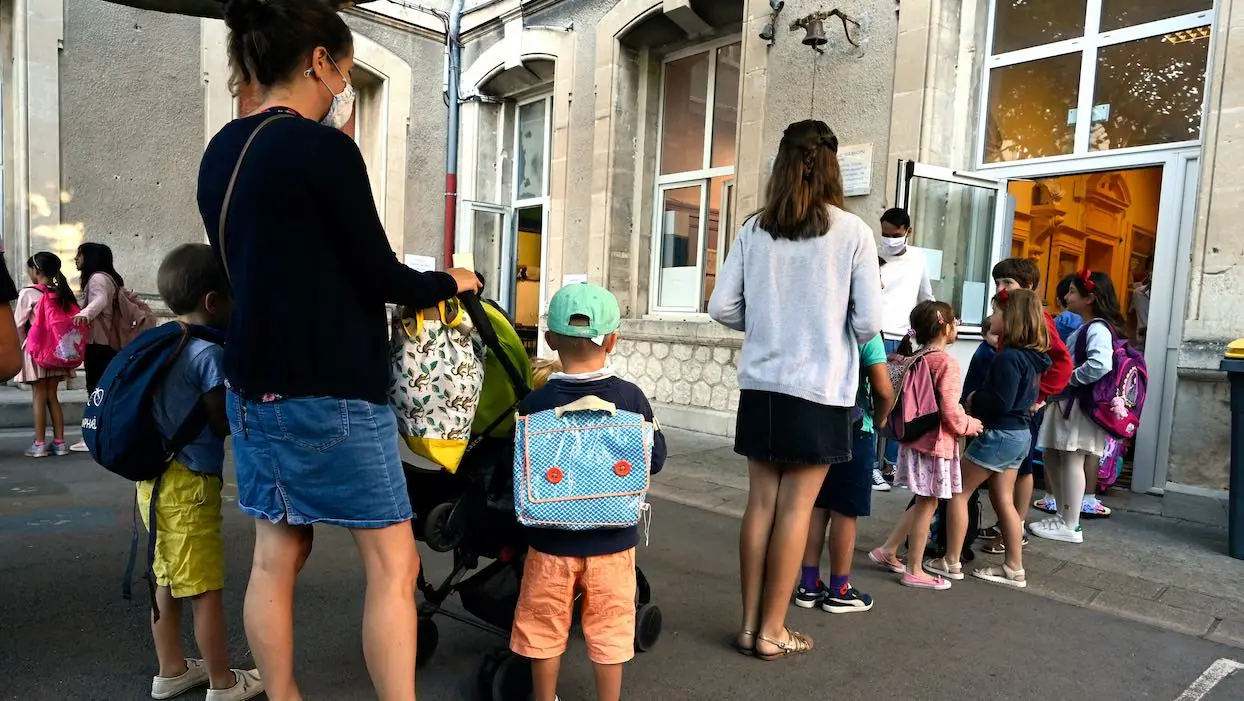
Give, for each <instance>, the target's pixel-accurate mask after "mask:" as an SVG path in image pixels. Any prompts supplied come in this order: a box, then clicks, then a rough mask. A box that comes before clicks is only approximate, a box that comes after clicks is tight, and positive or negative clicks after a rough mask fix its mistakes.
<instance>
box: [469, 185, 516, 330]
mask: <svg viewBox="0 0 1244 701" xmlns="http://www.w3.org/2000/svg"><path fill="white" fill-rule="evenodd" d="M461 207H462V211H461V213H460V214H459V217H458V221H459V222H460V226H461V228H462V229H463V230H464V231H462V233H463V234H464V236H463V238H464V239H465V240H466V241H468V242H469V243H470V246H471V247H470V248H469V249H467V250H469V251H470V252H471V254H472V256H473V257H474V259H475V270H476V271H477V272H479V273H480V274H481V275H483V276H484V289H483V290H482V294H483V295H484V296H485V297H486V298H488V299H491V300H495V301H496V302H497V303H498V304H500V305H501V306H502V308H504V309H506V310H511V307H512V299H513V291H514V285H513V274H512V272H511V271H512V266H511V265H509V264H508V261H509V260H510V258H512V254H511V252H510V251H509V241H510V239H511V238H512V237H511V236H510V229H511V227H512V224H511V223H510V208H509V207H503V206H501V205H499V204H492V203H489V202H473V201H469V200H464V201H463V202H462V205H461ZM464 215H465V216H464Z"/></svg>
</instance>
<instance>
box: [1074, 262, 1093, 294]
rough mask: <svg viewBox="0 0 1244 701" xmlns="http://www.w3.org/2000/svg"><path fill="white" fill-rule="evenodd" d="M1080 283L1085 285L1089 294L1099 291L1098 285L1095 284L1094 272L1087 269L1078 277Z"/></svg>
mask: <svg viewBox="0 0 1244 701" xmlns="http://www.w3.org/2000/svg"><path fill="white" fill-rule="evenodd" d="M1078 277H1079V278H1080V282H1082V283H1084V290H1085V291H1086V292H1088V293H1089V294H1093V293H1094V292H1096V291H1097V283H1095V282H1093V271H1092V270H1089V269H1088V268H1085V269H1083V270H1081V271H1080V274H1079V275H1078Z"/></svg>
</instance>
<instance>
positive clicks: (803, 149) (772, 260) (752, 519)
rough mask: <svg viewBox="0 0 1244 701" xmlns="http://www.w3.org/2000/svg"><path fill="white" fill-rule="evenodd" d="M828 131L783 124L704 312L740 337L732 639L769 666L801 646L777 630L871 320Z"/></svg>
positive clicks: (863, 264)
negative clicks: (739, 509)
mask: <svg viewBox="0 0 1244 701" xmlns="http://www.w3.org/2000/svg"><path fill="white" fill-rule="evenodd" d="M837 152H838V138H837V137H836V136H834V133H833V131H831V130H830V128H829V127H828V126H827V125H826V124H825V123H824V122H820V121H815V120H808V121H803V122H797V123H795V124H792V125H790V126H789V127H787V128H786V132H785V134H784V135H783V137H782V143H781V145H780V146H779V148H778V154H777V158H776V160H775V161H774V166H773V174H772V177H771V179H770V181H769V187H768V192H767V193H766V198H765V207H764V209H763V210H761V211H760V213H758V214H757V215H756V216H753V217H752V218H751V219H749V220H748V221H747V223H746V224H744V225H743V228H742V231H740V232H739V236H738V239H737V241H736V243H735V244H734V245H733V246H732V247H731V249H730V254H729V256H728V257H727V259H726V263H725V265H724V267H723V269H722V272H721V275H720V276H719V277H718V278H717V284H716V287H715V288H714V290H713V296H712V298H711V299H710V300H709V308H708V311H709V315H710V316H712V318H713V319H714V320H716V321H717V322H718V323H720V324H723V325H725V326H728V327H730V328H732V329H735V330H738V331H742V332H743V333H744V337H743V351H742V354H741V355H740V357H739V388H740V390H741V391H740V396H739V411H738V419H737V420H738V424H737V430H736V432H735V434H736V437H735V446H734V449H735V452H737V453H739V454H740V455H743V456H744V457H746V458H747V459H748V477H749V497H748V504H747V510H746V512H745V513H744V515H743V524H742V532H741V534H740V538H739V550H740V552H739V564H740V569H741V573H740V574H741V576H740V579H741V582H742V589H743V592H742V593H743V617H742V622H741V623H742V624H741V627H740V630H739V634H738V637H737V639H736V647H737V648H738V650H739V651H740V652H742V653H743V654H746V655H755V656H756V657H758V658H760V659H763V660H776V659H781V658H784V657H787V656H789V655H792V654H798V653H803V652H807V651H809V650H811V649H812V647H813V641H812V639H811V638H810V637H808V636H807V635H803V634H801V633H797V632H793V631H791V630H789V629H788V628H786V611H787V605H788V604H789V602H790V598H791V595H792V593H793V591H794V586H795V574H796V572H798V570H799V565H800V562H801V559H802V556H803V547H804V541H805V539H806V536H807V533H808V523H809V519H810V518H811V514H812V506H813V501H814V500H815V499H816V494H817V491H818V490H819V489H820V486H821V482H822V481H823V480H824V478H825V474H826V472H827V470H828V468H829V466H830V465H839V467H836V468H834V469H849V467H848V465H849V461H850V459H851V408H850V407H851V406H852V405H853V404H854V403H855V395H856V389H857V383H858V381H859V375H860V370H859V352H858V350H857V349H858V347H859V344H860V343H863V342H866V341H868V340H870V339H872V338H873V337H874V336H876V335H877V333H878V332H879V331H880V328H881V283H880V274H879V271H878V267H877V248H876V243H875V242H874V239H873V236H872V231H871V230H870V229H869V228H868V226H867V225H866V224H864V222H863V221H862V220H861V219H860V218H859V217H856V216H855V215H853V214H850V213H848V212H846V211H844V210H843V209H842V206H843V190H842V176H841V173H840V171H839V167H838V153H837Z"/></svg>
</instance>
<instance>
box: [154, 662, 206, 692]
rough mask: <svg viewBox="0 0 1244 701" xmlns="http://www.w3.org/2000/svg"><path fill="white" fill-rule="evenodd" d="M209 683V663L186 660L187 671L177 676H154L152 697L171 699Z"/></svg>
mask: <svg viewBox="0 0 1244 701" xmlns="http://www.w3.org/2000/svg"><path fill="white" fill-rule="evenodd" d="M207 683H208V678H207V665H206V664H204V663H203V660H191V659H187V660H186V671H185V672H183V673H182V674H181V676H177V677H153V678H152V679H151V698H153V699H171V698H173V697H174V696H181V695H182V694H184V693H186V692H187V691H190V690H191V689H197V688H198V687H200V686H204V685H205V684H207Z"/></svg>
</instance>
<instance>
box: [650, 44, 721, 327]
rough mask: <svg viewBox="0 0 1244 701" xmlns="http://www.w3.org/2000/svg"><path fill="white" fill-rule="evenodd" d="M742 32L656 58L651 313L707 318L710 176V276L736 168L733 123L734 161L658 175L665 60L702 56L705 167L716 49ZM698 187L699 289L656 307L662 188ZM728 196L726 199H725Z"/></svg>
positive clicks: (712, 111) (718, 267)
mask: <svg viewBox="0 0 1244 701" xmlns="http://www.w3.org/2000/svg"><path fill="white" fill-rule="evenodd" d="M742 43H743V35H742V34H741V33H734V34H729V35H726V36H722V37H719V38H717V39H714V40H712V41H708V42H704V43H699V44H696V45H695V46H692V47H688V48H686V49H681V50H679V51H672V52H670V53H668V54H666V55H665V56H664V57H662V59H661V77H660V84H659V85H660V89H659V94H658V98H657V99H658V103H657V104H658V107H659V110H658V115H657V130H656V142H655V145H656V146H655V147H656V158H655V159H654V162H655V168H654V174H655V177H654V179H653V189H652V195H653V200H652V201H653V207H652V210H653V211H652V236H651V237H650V238H651V266H650V270H649V278H648V279H649V290H650V294H649V297H648V311H649V315H650V316H653V317H659V316H667V317H668V316H675V317H683V316H689V317H692V318H707V316H708V315H707V314H706V313H705V312H703V311H702V310H701V305H702V304H703V297H704V284H705V269H704V266H705V257H706V254H707V252H708V240H707V234H708V216H707V215H708V206H709V202H710V201H711V197H712V193H711V188H712V187H713V180H714V179H716V178H725V180H724V181H722V182H721V183H719V186H720V187H721V189H722V197H723V202H722V209H721V212H720V213H719V218H718V226H717V259H716V270H715V271H714V274H720V272H721V267H722V264H723V263H724V255H723V252H724V251H726V250H727V247H728V245H729V244H730V243H731V242H732V241H733V236H731V235H730V232H729V230H728V226H730V225H731V219H732V217H731V216H730V215H731V212H730V211H728V210H729V207H730V206H732V204H733V199H734V197H733V193H734V183H735V178H736V177H737V169H738V153H737V147H738V128H737V125H736V128H735V134H734V137H733V138H734V140H735V147H736V152H735V159H734V160H735V163H734V164H732V165H730V166H719V167H717V168H713V167H703V168H700V169H697V170H689V171H682V172H678V173H670V174H668V175H662V174H661V159H662V157H663V155H664V150H665V148H664V147H665V84H666V76H667V74H668V71H669V64H670V63H673V62H675V61H679V60H681V59H685V58H688V57H691V56H697V55H699V54H708V56H709V70H708V93H707V95H706V105H705V107H706V109H705V110H704V153H703V156H702V159H701V161H700V163H701V164H702V165H705V166H708V165H710V164H711V163H712V162H713V161H712V156H713V118H714V117H715V115H716V112H717V104H716V101H717V53H718V51H719V50H720V49H722V48H724V47H726V46H730V45H732V44H739V45H740V47H741V48H742ZM738 90H739V96H740V98H741V97H742V94H743V76H742V74H741V73H740V75H739V87H738ZM739 108H740V109H739V111H740V113H741V112H742V104H741V100H740V106H739ZM697 186H698V187H700V224H699V226H700V228H699V232H698V241H699V251H698V253H697V255H696V265H695V268H696V278H697V279H698V280H699V288H698V289H699V292H698V294H697V295H696V298H697V299H696V301H695V304H694V305H690V306H688V305H683V306H662V305H661V304H660V301H661V270H662V267H661V249H662V240H663V238H664V231H665V230H664V221H663V220H664V211H663V208H662V203H663V202H664V197H665V192H666V191H668V190H677V189H679V188H684V187H697ZM726 197H729V200H730V201H729V202H727V201H725V198H726Z"/></svg>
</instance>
